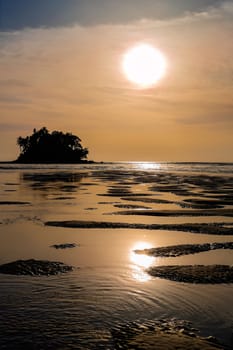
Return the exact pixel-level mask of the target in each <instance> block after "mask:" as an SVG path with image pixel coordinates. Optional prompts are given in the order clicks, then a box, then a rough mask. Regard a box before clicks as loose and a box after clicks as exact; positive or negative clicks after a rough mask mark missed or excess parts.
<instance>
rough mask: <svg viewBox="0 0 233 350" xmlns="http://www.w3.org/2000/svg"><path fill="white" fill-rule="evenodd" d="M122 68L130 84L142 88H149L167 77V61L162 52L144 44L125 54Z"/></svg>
mask: <svg viewBox="0 0 233 350" xmlns="http://www.w3.org/2000/svg"><path fill="white" fill-rule="evenodd" d="M122 68H123V72H124V74H125V76H126V78H127V79H128V80H129V81H130V82H132V83H134V84H136V85H138V86H139V87H141V88H149V87H151V86H153V85H155V84H156V83H157V82H158V81H159V80H160V79H161V78H162V77H163V76H164V75H165V73H166V69H167V61H166V58H165V56H164V55H163V53H162V52H161V51H160V50H158V49H156V48H155V47H154V46H152V45H149V44H144V43H143V44H138V45H136V46H135V47H133V48H130V49H129V50H128V51H127V52H126V53H125V54H124V56H123V60H122Z"/></svg>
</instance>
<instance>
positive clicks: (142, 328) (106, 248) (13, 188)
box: [0, 162, 233, 350]
mask: <svg viewBox="0 0 233 350" xmlns="http://www.w3.org/2000/svg"><path fill="white" fill-rule="evenodd" d="M232 174H233V165H232V164H230V163H228V164H227V163H226V164H212V163H145V162H143V163H140V162H128V163H127V162H125V163H109V164H107V163H106V164H98V163H96V164H82V165H74V164H73V165H65V164H63V165H56V164H53V165H49V164H47V165H30V164H28V165H23V164H21V165H20V164H1V165H0V194H1V197H0V209H1V212H0V285H1V288H0V309H1V314H0V334H1V337H0V348H2V349H17V347H18V348H26V346H27V348H31V349H46V348H48V349H116V350H117V349H153V348H155V347H153V346H154V345H153V344H154V343H156V344H157V348H158V349H164V348H165V346H168V345H164V344H170V345H169V346H171V349H175V346H180V348H181V349H182V348H183V349H186V348H187V349H188V348H193V349H230V348H231V346H233V329H232V327H233V324H232V320H233V308H232V305H233V283H232V282H233V279H232V275H233V272H232V265H233V251H232V248H233V243H232V242H233V175H232ZM18 261H20V263H17V264H16V263H15V262H18ZM9 263H13V265H10V266H8V265H7V267H5V264H9ZM53 263H56V264H53ZM61 264H62V265H61ZM63 264H64V265H63ZM16 267H17V268H16ZM171 271H172V272H171ZM157 348H156V349H157ZM167 348H168V347H167Z"/></svg>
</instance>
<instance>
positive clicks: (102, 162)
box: [0, 160, 233, 166]
mask: <svg viewBox="0 0 233 350" xmlns="http://www.w3.org/2000/svg"><path fill="white" fill-rule="evenodd" d="M113 163H149V164H150V163H159V164H181V165H182V164H211V165H220V166H224V165H233V162H207V161H206V162H204V161H203V162H193V161H191V162H188V161H187V162H179V161H178V162H175V161H151V160H150V161H146V160H133V161H131V160H123V161H121V160H117V161H99V162H97V161H94V160H86V161H81V162H27V163H24V162H18V161H17V160H11V161H7V160H5V161H0V164H25V165H29V164H31V165H32V164H34V165H38V164H42V165H43V164H59V165H62V164H113Z"/></svg>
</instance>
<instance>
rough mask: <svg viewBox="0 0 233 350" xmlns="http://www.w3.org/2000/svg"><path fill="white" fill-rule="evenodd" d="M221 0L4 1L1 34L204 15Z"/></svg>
mask: <svg viewBox="0 0 233 350" xmlns="http://www.w3.org/2000/svg"><path fill="white" fill-rule="evenodd" d="M219 3H222V1H219V0H161V1H151V0H144V1H141V0H118V1H115V0H49V1H48V0H40V1H28V0H20V1H19V0H0V10H1V13H0V16H1V17H0V28H1V30H21V29H23V28H30V27H31V28H38V27H58V26H70V25H74V24H80V25H84V26H88V25H100V24H126V23H128V22H131V21H136V20H140V19H143V18H148V19H152V20H162V19H167V18H173V17H179V16H182V15H183V14H184V13H186V12H203V11H204V10H205V9H206V8H208V7H210V6H215V5H217V4H219Z"/></svg>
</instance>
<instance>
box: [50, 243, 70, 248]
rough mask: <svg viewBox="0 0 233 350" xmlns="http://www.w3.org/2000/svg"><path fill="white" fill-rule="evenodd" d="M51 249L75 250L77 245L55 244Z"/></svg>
mask: <svg viewBox="0 0 233 350" xmlns="http://www.w3.org/2000/svg"><path fill="white" fill-rule="evenodd" d="M50 247H51V248H55V249H67V248H75V247H77V244H76V243H63V244H53V245H51V246H50Z"/></svg>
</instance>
